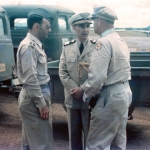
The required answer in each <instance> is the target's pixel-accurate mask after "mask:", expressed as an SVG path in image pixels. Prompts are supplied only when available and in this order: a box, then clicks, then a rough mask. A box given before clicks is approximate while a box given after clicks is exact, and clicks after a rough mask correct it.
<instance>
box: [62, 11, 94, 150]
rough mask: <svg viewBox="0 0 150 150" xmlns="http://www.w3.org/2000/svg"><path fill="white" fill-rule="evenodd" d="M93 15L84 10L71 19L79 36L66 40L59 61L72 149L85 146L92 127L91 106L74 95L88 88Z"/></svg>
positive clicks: (70, 147) (78, 149) (92, 47)
mask: <svg viewBox="0 0 150 150" xmlns="http://www.w3.org/2000/svg"><path fill="white" fill-rule="evenodd" d="M89 16H90V14H89V13H86V12H84V13H78V14H75V15H73V16H72V17H71V18H70V19H69V24H70V25H72V28H73V30H74V31H75V32H76V35H77V39H76V40H72V41H70V42H67V43H65V45H64V47H63V51H62V54H61V57H60V64H59V76H60V79H61V82H62V84H63V85H64V89H65V106H66V108H67V115H68V128H69V149H70V150H85V144H86V139H87V135H88V130H89V118H90V113H89V106H88V104H86V103H84V102H83V101H80V100H79V99H80V98H82V97H78V95H77V96H75V95H74V93H76V92H79V93H80V94H81V96H82V95H83V90H82V89H84V88H85V86H84V82H85V80H86V79H87V77H88V72H89V69H88V67H89V63H90V57H91V55H92V52H93V50H94V45H95V43H96V42H95V41H94V40H90V39H89V37H88V35H89V30H90V24H91V19H90V18H89Z"/></svg>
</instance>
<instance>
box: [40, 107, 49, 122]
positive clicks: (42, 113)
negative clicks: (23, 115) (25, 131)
mask: <svg viewBox="0 0 150 150" xmlns="http://www.w3.org/2000/svg"><path fill="white" fill-rule="evenodd" d="M39 111H40V117H41V118H42V119H44V120H47V119H48V118H49V109H48V107H47V106H45V107H43V108H39Z"/></svg>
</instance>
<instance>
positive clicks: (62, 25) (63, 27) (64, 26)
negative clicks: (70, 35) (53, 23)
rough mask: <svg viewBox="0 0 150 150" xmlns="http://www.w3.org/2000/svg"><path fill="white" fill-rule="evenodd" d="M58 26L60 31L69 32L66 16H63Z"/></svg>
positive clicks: (59, 19)
mask: <svg viewBox="0 0 150 150" xmlns="http://www.w3.org/2000/svg"><path fill="white" fill-rule="evenodd" d="M58 25H59V30H60V31H66V30H67V22H66V18H65V16H61V17H59V18H58Z"/></svg>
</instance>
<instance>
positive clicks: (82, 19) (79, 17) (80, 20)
mask: <svg viewBox="0 0 150 150" xmlns="http://www.w3.org/2000/svg"><path fill="white" fill-rule="evenodd" d="M68 22H69V24H70V25H72V26H74V25H77V24H91V23H92V20H91V18H90V13H88V12H83V13H77V14H74V15H73V16H72V17H71V18H69V21H68Z"/></svg>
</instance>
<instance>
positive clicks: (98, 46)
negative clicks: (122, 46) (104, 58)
mask: <svg viewBox="0 0 150 150" xmlns="http://www.w3.org/2000/svg"><path fill="white" fill-rule="evenodd" d="M101 47H102V44H101V43H99V42H98V43H96V50H100V49H101Z"/></svg>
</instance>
